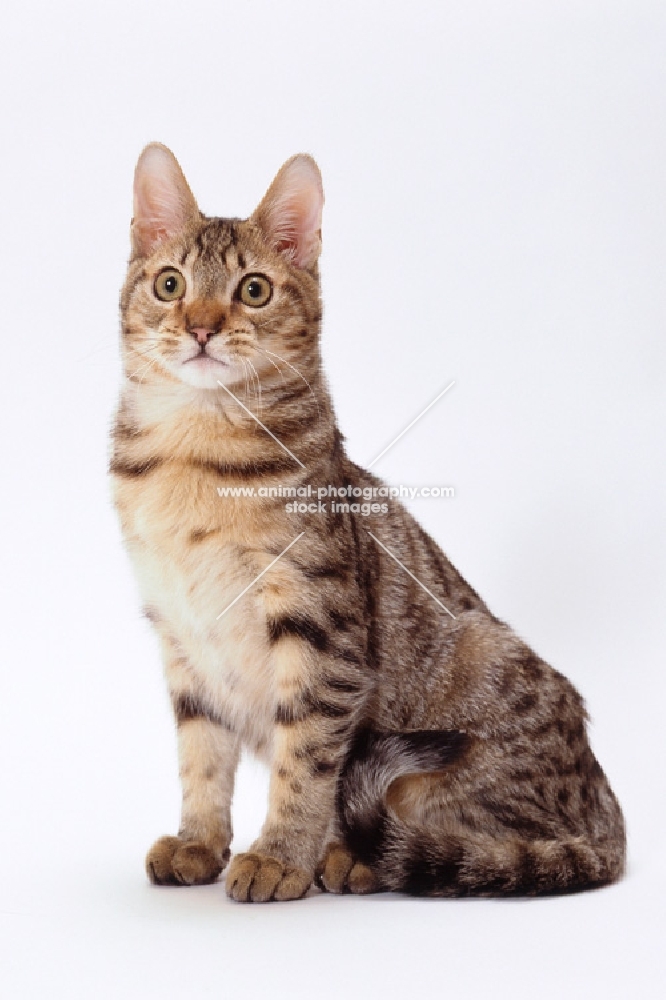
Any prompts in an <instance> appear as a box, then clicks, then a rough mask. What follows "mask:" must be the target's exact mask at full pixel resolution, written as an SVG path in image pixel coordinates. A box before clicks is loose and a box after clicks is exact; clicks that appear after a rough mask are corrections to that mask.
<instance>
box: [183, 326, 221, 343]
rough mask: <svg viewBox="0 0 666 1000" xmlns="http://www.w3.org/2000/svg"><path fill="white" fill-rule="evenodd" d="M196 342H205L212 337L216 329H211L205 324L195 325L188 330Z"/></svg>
mask: <svg viewBox="0 0 666 1000" xmlns="http://www.w3.org/2000/svg"><path fill="white" fill-rule="evenodd" d="M188 332H189V333H190V335H191V336H192V337H194V339H195V340H196V342H197V343H198V344H206V343H207V342H208V341H209V340H210V338H211V337H214V336H215V334H216V333H217V330H211V329H210V328H209V327H206V326H195V327H193V328H192V329H191V330H189V331H188Z"/></svg>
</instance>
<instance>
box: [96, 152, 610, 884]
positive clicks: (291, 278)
mask: <svg viewBox="0 0 666 1000" xmlns="http://www.w3.org/2000/svg"><path fill="white" fill-rule="evenodd" d="M322 204H323V194H322V189H321V180H320V177H319V172H318V170H317V167H316V165H315V164H314V161H313V160H311V159H310V158H309V157H306V156H298V157H294V158H293V159H292V160H290V161H288V162H287V163H286V164H285V166H284V167H283V168H282V170H281V171H280V172H279V174H278V175H277V177H276V179H275V181H274V182H273V184H272V185H271V187H270V188H269V191H268V193H267V195H266V196H265V198H264V199H263V201H262V202H261V204H260V206H259V208H258V209H257V211H256V212H255V213H254V214H253V215H252V216H251V217H250V218H249V219H246V220H240V219H233V218H229V219H227V218H210V217H207V216H205V215H203V214H202V213H201V212H200V210H199V209H198V207H197V205H196V203H195V201H194V198H193V196H192V194H191V192H190V189H189V187H188V185H187V182H186V181H185V178H184V176H183V174H182V172H181V170H180V167H179V166H178V164H177V162H176V160H175V159H174V157H173V155H172V154H171V153H170V152H169V151H168V150H167V149H166V148H165V147H163V146H159V145H152V146H149V147H147V149H146V150H144V152H143V153H142V156H141V158H140V160H139V163H138V165H137V171H136V175H135V212H134V220H133V225H132V248H133V249H132V256H131V259H130V263H129V268H128V274H127V279H126V281H125V285H124V287H123V291H122V296H121V314H122V353H123V364H124V379H123V385H122V390H121V396H120V402H119V406H118V411H117V417H116V421H115V426H114V431H113V453H112V458H111V466H110V468H111V476H112V480H113V488H114V497H115V503H116V507H117V510H118V513H119V516H120V521H121V524H122V528H123V533H124V537H125V543H126V546H127V549H128V552H129V554H130V557H131V559H132V562H133V565H134V569H135V572H136V575H137V578H138V581H139V586H140V590H141V593H142V597H143V601H144V605H145V613H146V616H147V618H148V619H149V620H150V622H151V623H152V625H153V627H154V628H155V630H156V632H157V635H158V636H159V640H160V643H161V649H162V655H163V661H164V668H165V674H166V680H167V684H168V686H169V690H170V692H171V698H172V702H173V707H174V715H175V720H176V724H177V729H178V744H179V760H180V776H181V781H182V786H183V808H182V818H181V827H180V830H179V833H178V836H177V837H166V838H162V839H161V840H159V841H158V842H157V843H156V844H155V846H154V847H153V848H152V849H151V851H150V852H149V855H148V858H147V870H148V874H149V876H150V878H151V879H152V880H153V881H155V882H160V883H165V884H194V883H201V882H209V881H212V880H214V879H215V878H216V877H217V876H218V874H219V872H220V871H221V870H222V868H223V867H224V865H225V864H226V862H227V859H228V857H229V847H230V843H231V838H232V829H231V811H230V808H231V797H232V793H233V782H234V773H235V769H236V764H237V761H238V757H239V753H240V749H241V747H242V746H245V747H247V748H249V750H250V751H252V752H253V753H254V754H256V755H257V756H259V757H260V758H262V759H264V760H265V761H266V762H267V763H268V764H269V766H270V769H271V781H270V795H269V806H268V814H267V818H266V821H265V823H264V826H263V829H262V831H261V834H260V836H259V838H258V839H257V841H256V842H255V843H254V844H253V846H252V848H251V850H250V851H249V852H248V853H247V854H244V855H240V856H238V857H235V858H234V859H232V861H231V864H230V866H229V869H228V872H227V891H228V892H229V894H230V895H231V896H232V897H233V898H235V899H237V900H243V901H246V900H248V901H249V900H257V901H258V900H267V899H289V898H295V897H297V896H301V895H303V894H304V893H305V892H306V891H307V889H308V888H309V886H310V885H311V883H312V881H313V877H314V875H315V870H316V871H317V879H318V881H319V884H320V885H321V886H322V887H323V888H326V889H329V890H331V891H336V892H340V891H353V892H368V891H375V890H381V889H397V890H403V891H406V892H411V893H416V894H425V895H469V894H487V895H488V894H489V895H505V894H516V893H518V894H535V893H550V892H556V891H564V890H575V889H582V888H586V887H588V886H593V885H601V884H604V883H607V882H611V881H613V880H614V879H617V878H618V877H619V876H620V874H621V873H622V870H623V866H624V849H625V848H624V826H623V820H622V815H621V812H620V809H619V806H618V804H617V801H616V799H615V797H614V796H613V793H612V792H611V790H610V788H609V786H608V783H607V781H606V778H605V777H604V774H603V772H602V771H601V768H600V767H599V764H598V763H597V761H596V760H595V758H594V756H593V754H592V751H591V750H590V747H589V744H588V742H587V736H586V729H585V719H586V716H585V709H584V707H583V703H582V701H581V698H580V696H579V695H578V693H577V692H576V691H575V690H574V688H573V687H572V686H571V684H570V683H569V682H568V681H567V680H566V679H565V678H564V677H563V676H562V675H561V674H559V673H557V672H556V671H555V670H553V669H552V668H551V667H549V666H548V665H547V664H546V663H544V662H543V661H542V660H541V659H540V658H539V657H538V656H537V655H536V654H535V653H533V652H532V651H531V650H530V649H529V648H528V647H527V646H526V645H525V644H524V643H523V642H522V641H521V640H520V639H519V638H518V637H517V636H516V635H515V633H514V632H512V630H511V629H510V628H509V627H508V626H507V625H505V624H503V623H502V622H501V621H499V620H498V619H497V618H496V617H495V616H494V615H493V614H492V613H491V612H490V611H489V610H488V608H487V607H486V605H485V604H484V602H483V601H482V600H481V598H480V597H479V596H478V595H477V594H476V592H475V591H474V590H473V589H472V588H471V587H470V586H469V585H468V584H467V583H466V582H465V580H464V579H463V578H462V577H461V576H460V574H459V573H458V572H457V571H456V569H455V568H454V567H453V566H452V565H451V563H450V562H449V561H448V559H447V558H446V556H445V555H444V554H443V553H442V551H441V550H440V549H439V548H438V546H437V545H436V543H435V542H434V541H433V540H432V539H431V538H430V537H429V536H428V535H427V534H426V532H425V531H424V530H423V529H422V528H421V527H420V526H419V525H418V524H417V523H416V522H415V521H414V520H413V518H412V517H411V516H410V515H409V514H408V513H407V511H406V510H405V509H404V508H403V507H402V506H400V505H399V504H398V503H397V502H392V503H391V505H390V509H389V511H388V513H387V514H383V515H381V516H374V517H373V516H370V517H362V516H360V515H359V514H356V513H353V512H351V511H347V512H345V511H336V512H335V513H330V512H329V513H327V514H326V515H325V516H322V515H321V514H314V513H306V514H297V515H295V514H293V513H289V512H288V511H287V510H286V508H285V501H284V499H282V498H277V497H276V498H271V499H268V498H263V499H259V498H253V499H248V498H243V497H232V496H220V495H219V493H218V487H224V486H238V485H239V484H242V485H247V486H254V487H256V488H258V487H260V486H278V485H282V486H283V487H285V486H287V487H296V488H298V487H300V486H302V485H307V484H329V483H330V484H333V485H348V484H349V485H352V486H360V487H363V486H368V485H381V484H380V483H379V481H378V480H376V479H375V478H374V477H373V476H371V475H370V474H369V473H367V472H365V471H364V470H362V469H361V468H359V467H358V466H356V465H355V464H354V463H353V462H351V461H350V459H349V458H348V457H347V455H346V453H345V450H344V445H343V439H342V436H341V434H340V432H339V431H338V429H337V425H336V421H335V416H334V411H333V407H332V404H331V400H330V396H329V392H328V388H327V385H326V381H325V378H324V375H323V372H322V367H321V357H320V349H319V335H320V322H321V302H320V289H319V277H318V270H317V258H318V254H319V247H320V224H321V209H322ZM165 268H175V269H176V270H177V272H178V273H179V274H180V275H181V277H182V279H183V282H184V286H183V287H185V289H186V290H185V292H184V294H183V295H182V296H181V297H177V298H175V299H174V300H172V301H164V300H161V299H160V298H158V297H157V294H156V291H155V289H156V285H155V279H156V277H157V275H158V274H160V273H161V272H162V271H163V270H164V269H165ZM253 274H258V275H261V276H262V281H263V280H264V279H266V280H268V282H269V283H270V286H271V288H272V292H271V296H270V299H269V300H268V301H267V302H266V303H265V304H263V305H261V306H260V307H256V306H255V305H254V304H252V302H250V304H247V302H245V301H244V299H243V297H242V296H243V292H242V288H243V282H244V281H245V280H246V279H248V276H251V275H253ZM262 287H264V286H262ZM254 291H255V292H256V291H257V289H256V288H255V290H254ZM248 294H249V293H248ZM219 383H222V384H221V385H220V384H219ZM253 414H254V416H253ZM254 417H257V418H258V419H259V420H260V421H261V424H262V425H263V426H260V425H259V424H258V423H257V421H256V420H255V419H254ZM368 529H369V530H368ZM369 531H370V532H372V535H375V536H376V537H377V538H379V539H380V541H381V542H382V543H383V544H385V545H386V546H388V547H389V548H390V550H391V551H392V552H393V553H394V554H395V556H396V557H397V558H398V559H399V560H400V562H402V563H403V564H404V565H405V566H406V567H408V568H409V570H410V572H411V573H413V574H414V575H415V576H416V577H417V578H418V579H419V580H420V581H421V582H422V583H423V584H424V585H425V586H426V587H427V588H428V589H429V590H430V591H431V593H432V594H433V595H434V596H435V597H436V598H437V602H440V603H437V602H436V601H433V600H432V599H431V597H429V596H428V595H427V594H425V593H424V591H423V590H422V589H421V588H420V587H419V586H418V584H417V583H416V582H415V581H414V580H413V579H412V578H411V577H410V576H409V575H408V574H406V573H405V572H404V571H403V570H402V569H401V568H400V566H398V565H397V564H396V562H395V561H394V560H393V559H391V558H390V557H389V556H388V555H387V554H386V552H385V551H383V550H382V548H381V547H380V546H378V545H377V544H376V542H375V540H374V539H373V537H372V535H371V534H370V533H369ZM301 533H303V534H302V535H301ZM299 535H301V537H300V538H299V540H298V541H297V542H295V541H294V540H295V539H296V538H297V536H299ZM286 549H288V551H286V552H285V550H286ZM283 553H284V554H283ZM276 560H277V561H276ZM271 564H272V565H271ZM268 567H270V568H268ZM241 594H242V596H240V597H239V595H241ZM442 604H443V605H445V606H446V608H447V609H448V610H449V612H450V614H448V613H446V612H444V611H443V610H442V607H441V605H442Z"/></svg>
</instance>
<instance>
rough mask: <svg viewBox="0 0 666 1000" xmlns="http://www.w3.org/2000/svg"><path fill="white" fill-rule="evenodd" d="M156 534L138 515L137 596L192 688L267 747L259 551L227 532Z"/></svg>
mask: <svg viewBox="0 0 666 1000" xmlns="http://www.w3.org/2000/svg"><path fill="white" fill-rule="evenodd" d="M194 525H195V522H194V521H192V522H191V523H189V524H188V525H187V527H184V526H183V525H182V524H181V525H180V527H179V530H178V531H164V530H160V529H159V528H158V527H157V526H156V525H155V524H151V523H150V521H149V520H144V519H143V518H142V517H141V516H137V518H136V519H135V523H134V532H133V536H132V538H131V539H128V548H129V551H130V555H131V557H132V561H133V563H134V567H135V571H136V574H137V578H138V581H139V586H140V590H141V595H142V599H143V601H144V604H145V605H147V606H148V607H149V608H150V609H151V610H152V611H153V612H155V613H156V615H157V617H158V619H159V622H160V628H161V629H162V630H163V631H164V632H165V633H166V634H167V635H169V636H170V637H171V638H172V639H173V640H175V642H176V643H177V646H178V648H179V650H180V651H181V654H182V659H183V662H184V663H185V664H186V670H187V671H188V672H189V673H190V674H191V677H192V681H193V683H195V684H196V686H197V687H199V688H201V687H203V688H204V689H205V690H206V692H207V695H208V697H209V699H210V700H211V702H212V703H213V704H214V705H215V706H216V707H217V708H218V710H219V711H220V714H221V715H222V716H223V717H224V718H225V719H227V720H228V721H229V722H230V723H231V724H232V725H233V727H234V728H235V729H236V730H237V731H238V732H239V733H240V734H241V736H242V737H243V738H244V740H245V741H246V742H247V743H248V744H250V745H251V746H253V747H254V748H255V749H261V748H262V747H266V746H268V745H269V744H270V740H271V734H272V724H273V718H274V711H275V701H276V696H275V688H276V677H275V664H274V656H273V649H272V647H271V644H270V642H269V637H268V628H267V611H266V604H265V599H264V586H263V585H262V584H264V580H263V578H260V579H259V580H257V577H258V576H259V574H260V573H261V568H260V567H261V565H262V563H264V562H265V561H266V557H265V555H264V554H263V552H262V550H261V547H258V548H256V549H255V546H254V545H252V544H248V543H247V542H245V543H241V542H239V541H238V540H236V539H235V538H234V537H233V533H232V532H231V531H230V530H229V528H228V527H218V528H210V527H209V528H208V529H202V528H197V527H196V526H194Z"/></svg>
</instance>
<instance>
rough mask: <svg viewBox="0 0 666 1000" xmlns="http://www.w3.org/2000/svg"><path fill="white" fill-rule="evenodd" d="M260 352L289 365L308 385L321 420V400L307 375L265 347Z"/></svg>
mask: <svg viewBox="0 0 666 1000" xmlns="http://www.w3.org/2000/svg"><path fill="white" fill-rule="evenodd" d="M259 350H260V351H263V352H264V354H272V355H273V357H274V358H277V359H278V360H279V361H282V362H284V364H285V365H287V366H288V367H289V368H291V370H292V371H293V372H295V373H296V374H297V375H298V377H299V378H300V379H303V381H304V382H305V384H306V385H307V387H308V389H309V390H310V395H311V396H312V398H313V399H314V401H315V403H316V404H317V418H318V419H319V417H321V409H320V407H319V400H318V399H317V397H316V396H315V394H314V392H313V389H312V386H311V385H310V383H309V382H308V380H307V379H306V377H305V375H301V373H300V372H299V370H298V368H294V366H293V365H292V364H291V363H290V362H289V361H287V360H286V359H285V358H282V357H280V355H279V354H276V353H275V351H268V350H266V348H265V347H260V348H259ZM269 360H270V359H269Z"/></svg>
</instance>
